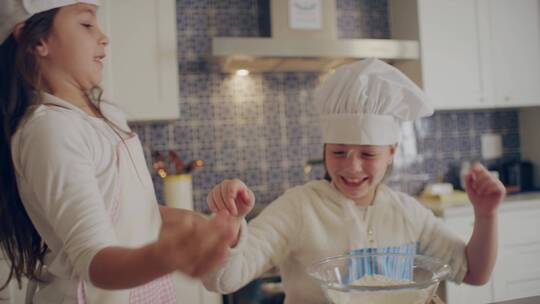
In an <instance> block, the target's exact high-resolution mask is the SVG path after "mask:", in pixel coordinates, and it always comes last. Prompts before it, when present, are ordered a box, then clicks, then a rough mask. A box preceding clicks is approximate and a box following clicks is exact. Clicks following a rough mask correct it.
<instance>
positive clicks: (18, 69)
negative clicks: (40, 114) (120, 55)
mask: <svg viewBox="0 0 540 304" xmlns="http://www.w3.org/2000/svg"><path fill="white" fill-rule="evenodd" d="M58 10H59V9H52V10H48V11H45V12H42V13H39V14H36V15H34V16H32V17H31V18H29V19H28V20H27V21H26V22H25V23H24V26H23V28H22V29H21V34H20V37H18V39H15V37H14V36H13V35H11V36H10V37H9V38H8V39H7V40H6V41H4V42H3V43H2V44H1V45H0V118H1V120H0V123H1V127H0V128H1V130H0V174H1V179H2V182H1V183H0V249H1V250H2V251H3V252H4V254H5V255H6V257H7V258H8V259H9V261H10V262H11V270H10V273H9V276H8V277H7V280H6V281H5V282H1V281H0V290H2V289H4V288H5V287H6V286H7V285H8V283H9V281H10V280H11V279H12V278H15V279H16V280H17V282H18V283H19V285H20V284H21V279H22V277H23V276H26V277H28V278H30V279H34V280H37V279H38V278H37V273H39V271H40V270H41V267H42V265H43V259H44V257H45V253H46V252H47V245H46V244H45V243H44V242H43V240H42V239H41V236H40V235H39V234H38V232H37V231H36V229H35V227H34V225H33V224H32V221H31V220H30V218H29V217H28V214H27V213H26V210H25V209H24V206H23V204H22V201H21V197H20V195H19V191H18V189H17V183H16V180H15V170H14V167H13V160H12V158H11V137H12V136H13V134H14V133H15V131H16V130H17V127H18V126H19V124H20V122H21V120H22V118H23V116H24V115H25V113H26V112H27V111H28V109H29V108H30V107H31V106H35V105H38V104H39V103H40V102H41V101H40V95H41V94H36V92H40V91H42V89H41V83H40V78H41V77H40V70H39V66H38V64H37V58H36V55H35V47H36V46H37V45H38V43H39V42H40V40H41V39H45V38H47V37H48V36H49V34H50V32H51V30H52V27H53V22H54V17H55V16H56V14H57V12H58Z"/></svg>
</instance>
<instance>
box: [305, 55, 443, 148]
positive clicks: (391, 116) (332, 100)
mask: <svg viewBox="0 0 540 304" xmlns="http://www.w3.org/2000/svg"><path fill="white" fill-rule="evenodd" d="M315 104H316V106H317V108H318V110H319V114H320V119H321V128H322V136H323V142H324V143H336V144H356V145H388V144H395V143H397V142H399V137H400V123H401V122H404V121H411V120H415V119H417V118H420V117H423V116H429V115H431V114H433V107H432V106H431V103H430V102H429V101H428V100H427V98H426V96H425V95H424V93H423V92H422V90H421V89H420V88H419V87H418V86H417V85H416V84H414V83H413V82H412V81H411V80H410V79H409V78H407V76H405V75H404V74H403V73H402V72H401V71H399V70H398V69H396V68H395V67H393V66H391V65H389V64H387V63H385V62H383V61H380V60H378V59H374V58H370V59H366V60H362V61H358V62H354V63H351V64H346V65H343V66H341V67H339V68H338V69H336V71H335V73H334V74H332V75H330V76H329V77H328V78H327V79H326V80H325V81H324V83H323V84H322V85H321V86H320V87H319V88H317V90H316V92H315Z"/></svg>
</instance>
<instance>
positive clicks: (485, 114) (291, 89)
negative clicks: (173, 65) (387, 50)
mask: <svg viewBox="0 0 540 304" xmlns="http://www.w3.org/2000/svg"><path fill="white" fill-rule="evenodd" d="M337 13H338V14H337V15H338V36H339V37H340V38H360V37H367V38H388V37H389V26H388V18H387V1H380V0H377V1H368V0H337ZM177 14H178V18H177V31H178V59H179V81H180V100H179V102H180V109H181V118H180V119H179V120H178V121H173V122H155V123H133V124H132V128H133V130H134V131H136V132H137V133H139V135H140V137H141V140H142V141H143V145H144V148H145V152H146V153H147V159H148V160H149V165H150V159H151V152H152V151H159V152H161V153H163V154H165V155H166V154H167V151H168V150H169V149H173V150H175V151H177V152H178V153H179V154H180V156H181V158H183V159H184V160H190V159H194V158H200V159H203V160H204V161H205V163H206V165H205V167H204V168H203V169H200V170H198V171H197V172H195V173H194V175H193V187H194V203H195V209H196V210H198V211H203V212H206V211H207V208H206V195H207V193H208V192H209V191H210V189H211V188H212V187H213V186H214V185H215V184H217V183H218V182H220V181H221V180H223V179H225V178H240V179H242V180H243V181H245V182H246V184H247V185H248V186H250V187H251V188H252V190H253V191H254V192H255V195H256V196H257V204H258V207H263V206H264V205H265V204H267V203H269V202H271V201H272V200H273V199H275V198H276V197H278V196H279V195H280V194H282V193H283V192H284V191H285V190H286V189H288V188H290V187H292V186H295V185H300V184H303V183H305V182H307V181H308V180H311V179H314V178H321V177H322V176H323V174H324V170H323V168H322V167H321V166H314V167H313V170H312V171H311V172H310V173H309V174H306V173H304V165H305V163H306V161H308V160H310V159H320V158H321V157H322V144H321V138H320V131H319V129H318V127H317V122H316V120H315V118H314V110H313V107H312V106H311V97H312V92H313V90H314V89H315V87H316V86H317V85H318V84H319V82H320V79H321V76H322V75H319V74H318V73H263V74H257V75H250V76H248V77H238V76H232V75H228V74H222V73H220V72H219V70H218V67H217V65H216V64H215V63H214V62H213V61H212V57H211V38H212V37H214V36H258V35H259V28H260V26H261V25H260V24H259V20H258V17H257V16H258V2H257V1H252V0H226V1H225V0H178V1H177ZM518 128H519V123H518V112H517V111H516V110H512V109H505V110H497V111H495V110H482V111H448V112H440V113H436V114H435V115H433V116H432V117H429V118H425V119H422V120H420V121H418V122H417V123H415V124H414V126H412V128H410V132H408V135H407V136H405V137H404V141H403V142H402V144H401V145H400V151H399V152H398V156H397V157H396V166H395V168H394V171H393V174H392V177H391V179H390V180H389V184H390V185H391V186H392V187H394V188H396V189H399V190H402V191H405V192H408V193H411V194H416V193H418V191H419V190H420V189H421V188H422V187H423V186H424V184H425V183H426V182H427V181H436V180H441V181H442V180H445V181H452V182H455V181H456V178H457V171H458V167H459V165H460V163H461V162H462V161H465V160H479V159H480V158H481V154H480V153H481V149H480V148H481V147H480V136H481V135H482V134H483V133H490V132H492V133H500V134H501V135H502V136H503V150H504V151H503V152H504V156H503V158H504V159H505V160H513V159H520V143H519V133H518V132H519V130H518ZM488 165H490V164H489V163H488ZM154 181H155V186H156V191H157V194H158V199H160V201H162V199H163V196H162V182H161V180H160V179H159V178H158V177H157V176H156V175H155V174H154Z"/></svg>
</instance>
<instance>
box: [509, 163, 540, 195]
mask: <svg viewBox="0 0 540 304" xmlns="http://www.w3.org/2000/svg"><path fill="white" fill-rule="evenodd" d="M533 179H534V170H533V164H532V163H531V162H528V161H513V162H508V163H505V164H503V166H502V182H503V183H504V185H505V186H506V190H507V192H509V193H513V192H521V191H531V190H534V180H533Z"/></svg>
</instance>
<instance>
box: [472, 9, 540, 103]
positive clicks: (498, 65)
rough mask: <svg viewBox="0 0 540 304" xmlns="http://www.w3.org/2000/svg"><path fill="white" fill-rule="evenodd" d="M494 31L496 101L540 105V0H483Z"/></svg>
mask: <svg viewBox="0 0 540 304" xmlns="http://www.w3.org/2000/svg"><path fill="white" fill-rule="evenodd" d="M482 1H483V4H482V5H483V6H486V9H485V11H487V12H489V15H488V16H487V17H488V18H489V19H488V22H489V25H490V27H491V31H490V32H489V34H490V35H491V39H490V40H489V42H490V44H489V45H488V49H487V51H489V52H490V55H491V59H492V60H491V64H492V68H491V70H492V71H493V73H492V76H493V79H492V80H493V90H494V97H495V103H496V104H502V105H503V106H516V105H519V106H527V105H540V23H539V19H540V18H539V13H540V5H539V1H538V0H518V1H511V0H482Z"/></svg>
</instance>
